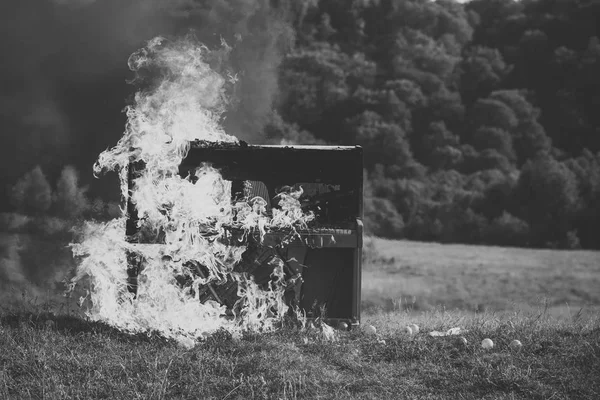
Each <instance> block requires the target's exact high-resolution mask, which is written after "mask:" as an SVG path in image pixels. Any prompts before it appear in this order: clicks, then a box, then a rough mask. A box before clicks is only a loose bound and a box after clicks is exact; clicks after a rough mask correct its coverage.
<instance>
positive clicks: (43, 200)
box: [11, 165, 52, 215]
mask: <svg viewBox="0 0 600 400" xmlns="http://www.w3.org/2000/svg"><path fill="white" fill-rule="evenodd" d="M11 202H12V204H13V206H14V207H15V208H16V209H17V210H18V211H20V212H24V213H27V214H33V215H38V214H42V213H44V212H46V211H48V209H49V208H50V206H51V204H52V188H51V186H50V183H49V182H48V179H47V178H46V175H45V174H44V172H43V171H42V168H41V167H40V166H39V165H38V166H36V167H35V168H34V169H33V170H31V171H30V172H28V173H27V174H25V176H23V177H22V178H21V179H19V180H18V181H17V183H16V184H15V185H14V186H13V187H12V189H11Z"/></svg>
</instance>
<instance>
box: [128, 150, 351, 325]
mask: <svg viewBox="0 0 600 400" xmlns="http://www.w3.org/2000/svg"><path fill="white" fill-rule="evenodd" d="M204 163H208V164H210V165H212V166H213V167H214V168H216V169H218V170H219V171H220V172H221V174H222V176H223V178H224V179H226V180H228V181H231V182H232V185H231V188H232V189H231V192H232V193H231V196H232V201H234V200H236V199H239V198H241V197H244V196H245V197H252V196H254V195H260V196H261V197H268V199H265V200H267V202H268V203H269V207H277V194H278V193H279V192H280V191H282V190H286V189H287V190H293V189H297V188H298V187H300V186H301V187H302V189H303V190H304V193H303V195H302V197H300V199H299V200H300V202H301V204H302V208H303V210H305V211H312V212H314V214H315V219H314V221H312V222H311V223H310V225H309V229H308V230H302V231H299V234H300V235H299V236H300V237H296V239H295V240H293V241H291V242H289V241H288V242H286V243H285V244H284V245H282V238H283V237H284V236H285V233H283V232H274V231H270V232H268V233H267V235H266V236H265V238H264V240H263V241H262V242H261V243H254V244H251V245H250V246H249V248H248V250H247V251H246V253H245V254H244V260H245V261H244V262H245V263H246V266H245V267H240V268H242V269H241V270H243V271H247V272H248V273H251V274H252V275H253V276H254V278H255V280H256V282H257V283H260V282H261V280H262V281H263V282H264V281H265V280H269V279H270V278H269V277H270V272H271V271H272V267H271V269H269V267H268V262H267V261H268V259H269V258H270V255H269V254H275V255H279V256H280V258H281V259H282V260H284V261H285V264H286V268H285V271H286V276H287V277H288V278H290V277H291V276H292V275H296V277H297V276H301V279H298V280H297V282H296V284H295V285H294V286H295V287H294V288H293V290H291V295H290V296H287V293H286V301H288V302H289V303H293V305H296V306H299V307H300V308H301V309H302V310H304V311H305V312H306V313H307V315H308V317H309V318H317V317H321V318H323V319H325V320H327V321H329V323H333V324H336V323H339V322H342V321H344V322H347V323H349V324H350V325H358V324H359V323H360V297H361V267H362V265H361V261H362V239H363V223H362V219H363V155H362V148H361V147H360V146H255V145H248V144H246V143H244V142H240V143H234V144H232V143H219V144H215V143H208V142H202V141H196V142H193V143H192V144H191V148H190V151H189V153H188V156H187V157H186V158H185V159H184V160H183V162H182V163H181V165H180V167H179V174H180V175H181V176H184V177H185V176H187V175H188V174H190V173H192V171H194V170H196V169H197V168H198V167H199V166H201V165H203V164H204ZM142 168H143V166H142V165H140V164H131V165H130V168H129V189H130V191H131V189H132V182H133V179H135V177H136V176H139V172H140V170H141V169H142ZM249 191H250V192H251V191H254V193H249ZM257 191H258V192H257ZM127 211H128V220H127V228H126V234H127V239H128V240H129V241H130V242H135V243H144V242H145V241H144V239H141V236H140V235H139V228H137V225H138V224H137V222H138V216H137V211H136V210H135V206H134V205H133V204H132V203H131V201H129V202H128V204H127ZM146 243H147V242H146ZM128 260H129V268H128V275H129V284H130V285H129V287H130V291H132V292H134V293H135V292H136V291H137V275H138V274H139V272H140V268H142V267H141V265H140V263H141V262H142V261H141V260H139V259H137V258H136V257H135V255H133V254H130V255H129V256H128ZM290 260H292V261H290ZM249 265H252V267H251V268H249V267H248V266H249ZM195 270H196V271H197V272H198V274H200V275H201V274H202V273H203V272H202V271H203V268H202V266H201V265H196V266H195ZM236 288H237V286H235V287H232V285H229V287H228V286H227V285H226V284H225V285H222V286H214V285H207V287H206V288H203V292H202V293H200V296H199V297H200V300H201V301H206V300H208V299H212V300H216V301H219V302H220V303H222V304H225V305H227V307H228V308H231V307H233V306H234V302H235V296H236V295H237V293H236ZM288 297H289V298H288Z"/></svg>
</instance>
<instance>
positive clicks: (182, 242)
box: [71, 37, 312, 345]
mask: <svg viewBox="0 0 600 400" xmlns="http://www.w3.org/2000/svg"><path fill="white" fill-rule="evenodd" d="M226 50H227V49H226ZM210 55H211V53H210V52H209V50H208V49H207V48H206V47H203V46H201V45H199V44H198V43H196V42H195V41H194V40H193V39H192V38H190V37H187V38H185V39H183V40H179V41H176V42H167V41H166V40H165V39H163V38H156V39H153V40H151V41H150V42H149V43H148V45H147V47H145V48H144V49H141V50H140V51H138V52H136V53H134V54H133V55H132V56H131V58H130V60H129V66H130V68H131V69H132V70H133V71H135V72H136V75H137V77H138V78H140V77H141V75H142V74H141V73H142V72H147V71H151V72H154V73H158V74H159V75H160V76H161V80H160V81H159V82H158V83H155V84H153V85H152V86H151V87H152V89H151V90H148V91H141V92H138V93H137V94H136V96H135V101H134V104H133V105H131V106H129V107H128V108H127V116H128V123H127V126H126V130H125V133H124V136H123V137H122V138H121V140H120V141H119V142H118V143H117V145H116V146H115V147H114V148H112V149H110V150H107V151H105V152H103V153H102V154H100V156H99V158H98V161H97V162H96V164H95V165H94V171H95V174H96V175H97V174H99V173H100V172H102V171H104V170H118V171H120V179H121V191H122V195H123V196H124V197H125V196H127V195H128V193H127V190H128V186H127V168H128V165H129V163H130V162H133V161H138V160H142V161H143V162H144V163H145V169H144V171H143V172H142V175H141V176H140V177H139V178H137V179H136V180H135V182H134V189H133V193H132V194H131V196H132V197H131V200H132V202H133V203H134V204H135V205H136V209H137V211H138V215H139V217H140V219H143V220H144V222H145V225H147V226H150V227H151V228H152V229H154V230H155V231H157V232H158V231H159V230H161V231H164V232H165V241H164V242H165V244H162V245H140V244H131V243H128V242H126V241H125V237H124V236H125V235H124V227H125V219H126V216H123V217H121V218H119V219H116V220H113V221H110V222H108V223H104V224H102V223H96V222H86V223H85V224H84V225H83V226H82V227H81V229H80V232H79V233H80V236H81V237H82V238H83V239H82V240H81V241H80V243H73V244H71V247H72V250H73V254H74V255H75V256H77V257H82V261H81V263H80V264H79V266H78V269H77V273H76V276H75V277H74V278H73V280H72V282H71V284H72V286H74V285H75V284H76V283H77V282H79V281H81V280H82V279H83V278H84V277H88V279H89V281H90V284H91V290H90V292H89V300H90V302H91V306H90V307H89V309H88V310H87V313H88V315H89V317H91V318H92V319H96V320H103V321H106V322H108V323H110V324H112V325H114V326H116V327H118V328H120V329H123V330H126V331H130V332H148V331H157V332H159V333H160V334H162V335H164V336H166V337H171V338H174V339H177V340H179V341H180V342H181V343H182V344H184V345H193V343H194V340H196V339H198V338H201V337H206V335H207V334H210V333H211V332H214V331H215V330H217V329H219V328H224V329H227V330H229V331H230V332H232V333H234V334H235V333H239V332H240V331H242V330H254V331H265V330H271V329H274V328H275V326H276V322H277V321H279V320H280V319H281V317H282V316H283V315H284V314H285V312H286V311H287V308H288V306H287V305H286V304H285V302H284V300H283V292H284V287H283V285H284V282H283V281H284V280H283V279H278V280H274V282H271V283H270V284H269V285H268V287H267V288H266V289H264V288H263V289H261V288H259V287H258V285H257V284H256V283H255V282H254V281H253V280H252V278H251V277H248V276H246V275H244V274H242V273H238V272H233V268H234V266H235V265H236V264H237V263H238V262H239V261H240V260H241V257H242V253H243V252H244V251H245V250H246V247H245V246H241V245H238V246H227V245H225V244H224V243H226V242H225V241H223V240H220V239H222V238H224V237H226V235H227V232H226V230H225V226H235V227H236V228H238V229H241V230H242V231H243V232H246V233H248V232H250V231H257V232H259V233H260V235H259V236H260V237H261V238H262V237H263V236H264V234H265V232H266V231H267V230H269V229H270V228H271V227H272V228H286V227H288V228H292V229H293V228H294V227H297V226H304V225H306V223H307V222H308V221H310V220H311V219H312V215H305V214H303V213H302V211H301V209H300V203H299V202H298V201H297V198H295V197H294V195H293V194H291V195H286V194H284V195H282V196H283V197H284V198H282V199H281V201H280V204H282V205H283V206H282V208H281V210H275V211H274V214H273V217H268V216H267V215H266V214H265V209H264V206H262V207H261V204H263V205H264V204H266V203H261V202H260V201H253V202H252V204H249V203H247V202H240V203H237V204H235V205H233V204H232V203H231V198H230V193H231V191H230V184H231V183H230V182H227V181H225V180H224V179H223V178H222V176H221V175H220V173H219V172H218V171H217V170H215V169H213V168H211V167H210V166H202V167H200V168H199V169H198V170H197V171H196V172H195V176H196V177H197V178H198V180H197V181H196V182H195V183H193V182H192V180H191V179H190V177H187V178H182V177H180V176H179V175H178V174H177V172H178V167H179V164H180V163H181V161H182V160H183V158H185V156H186V155H187V152H188V150H189V143H190V141H192V140H194V139H201V140H207V141H227V142H235V141H236V139H235V138H234V137H232V136H229V135H227V134H226V133H225V132H224V131H223V130H222V128H221V126H220V125H219V118H220V116H221V113H222V112H223V110H224V108H225V105H226V101H225V96H224V93H225V90H224V88H225V85H226V84H227V81H226V80H225V79H224V78H223V77H222V76H221V75H219V74H218V73H217V72H215V71H214V70H212V69H211V68H210V67H209V65H208V64H207V63H206V61H205V59H206V58H207V57H209V56H210ZM123 214H124V213H123ZM234 217H236V218H235V220H234ZM127 251H133V252H136V253H137V254H141V255H142V256H143V258H144V259H145V268H144V269H143V271H142V272H141V273H140V275H139V281H138V295H137V297H136V298H135V299H134V298H133V295H131V294H130V293H128V291H127V272H126V271H127V259H126V255H125V254H126V252H127ZM165 254H166V255H169V256H170V257H171V258H172V259H174V260H177V261H178V262H164V261H163V256H164V255H165ZM192 260H193V261H197V262H198V263H200V264H201V265H203V266H204V267H206V269H207V270H208V274H207V276H197V275H194V274H192V273H190V271H189V270H188V269H187V268H185V267H184V263H185V262H187V261H192ZM273 274H275V275H278V274H280V275H281V276H282V275H283V266H282V265H276V266H275V270H274V272H273ZM177 275H184V276H187V278H189V279H190V280H191V285H190V286H185V287H184V286H181V285H179V284H178V282H177V281H176V278H175V277H176V276H177ZM227 277H229V278H230V279H232V280H233V281H235V282H237V283H238V296H239V297H240V300H239V301H238V303H237V307H236V309H235V311H234V313H235V315H234V316H235V318H233V319H232V318H225V317H224V314H225V311H226V310H225V306H223V305H221V304H219V303H217V302H213V301H207V302H205V303H201V302H200V301H198V298H197V293H198V290H197V289H198V288H199V286H200V285H204V284H206V283H208V282H211V281H216V280H223V279H227ZM82 301H83V300H82Z"/></svg>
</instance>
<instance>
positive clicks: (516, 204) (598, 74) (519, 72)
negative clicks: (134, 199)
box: [10, 0, 600, 249]
mask: <svg viewBox="0 0 600 400" xmlns="http://www.w3.org/2000/svg"><path fill="white" fill-rule="evenodd" d="M271 3H272V4H275V5H274V6H272V7H273V8H276V9H278V10H284V11H283V12H284V14H285V18H286V23H287V24H288V26H289V27H290V29H291V30H292V31H293V34H289V33H288V34H286V35H287V37H289V36H290V35H293V39H292V40H290V41H289V43H286V45H285V46H286V49H285V52H284V54H283V55H282V56H281V58H280V59H279V60H278V62H279V64H278V67H277V69H276V74H277V91H276V93H275V95H274V96H273V99H272V103H273V106H272V109H270V110H269V112H268V113H265V116H264V118H263V120H261V121H255V123H256V124H259V125H260V129H261V130H262V132H264V134H265V135H266V138H265V139H264V141H266V142H268V143H272V144H273V143H275V144H281V143H284V144H342V145H354V144H359V145H361V146H362V147H363V149H364V155H365V170H364V177H365V183H366V185H365V225H366V228H367V230H368V232H369V233H370V234H372V235H376V236H380V237H385V238H393V239H408V240H418V241H434V242H444V243H466V244H487V245H499V246H519V247H534V248H560V249H577V248H586V249H600V40H599V37H600V33H599V29H600V27H599V25H598V24H597V21H600V3H598V2H595V1H589V0H521V1H513V0H473V1H470V2H467V3H464V4H463V3H458V2H455V1H452V0H437V1H426V0H352V1H350V0H303V1H287V2H286V1H271ZM263 22H264V21H260V20H257V21H255V23H257V24H260V23H263ZM259 39H260V38H259ZM259 39H257V40H259ZM267 56H268V55H267ZM242 101H243V99H242ZM48 180H49V179H47V178H46V176H45V174H44V172H43V171H42V170H41V169H40V168H39V167H38V168H36V169H34V170H32V171H31V172H29V173H28V174H27V175H25V176H23V177H22V178H21V179H20V180H18V182H16V183H15V184H14V185H13V186H12V187H11V189H10V197H11V200H12V205H13V207H14V208H15V210H18V211H20V212H21V213H26V214H27V213H29V214H35V213H38V212H43V213H47V214H52V215H57V216H64V217H68V218H79V217H84V218H89V217H92V216H93V217H98V218H101V217H109V216H115V215H118V208H117V207H116V206H115V204H112V203H109V202H107V201H104V200H102V199H100V198H96V199H92V198H91V196H87V197H86V193H85V189H84V188H82V187H80V186H79V184H78V173H77V171H76V170H75V169H74V168H72V167H67V168H65V169H64V170H63V172H62V175H61V176H60V178H59V179H58V183H57V185H56V188H55V189H53V188H52V187H51V185H50V184H49V183H48Z"/></svg>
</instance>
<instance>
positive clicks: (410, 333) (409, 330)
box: [404, 326, 413, 336]
mask: <svg viewBox="0 0 600 400" xmlns="http://www.w3.org/2000/svg"><path fill="white" fill-rule="evenodd" d="M404 334H405V335H408V336H412V334H413V330H412V328H411V327H410V326H405V327H404Z"/></svg>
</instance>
